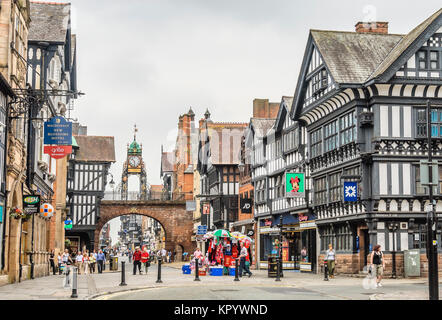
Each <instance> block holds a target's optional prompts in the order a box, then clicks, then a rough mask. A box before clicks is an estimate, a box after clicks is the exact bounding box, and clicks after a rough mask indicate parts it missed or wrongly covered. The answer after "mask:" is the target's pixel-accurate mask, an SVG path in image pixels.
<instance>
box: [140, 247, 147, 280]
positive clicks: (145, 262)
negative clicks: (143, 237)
mask: <svg viewBox="0 0 442 320" xmlns="http://www.w3.org/2000/svg"><path fill="white" fill-rule="evenodd" d="M141 263H142V264H144V270H145V271H146V274H147V268H148V267H149V252H148V251H147V248H146V247H144V249H143V253H142V254H141Z"/></svg>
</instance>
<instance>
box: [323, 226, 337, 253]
mask: <svg viewBox="0 0 442 320" xmlns="http://www.w3.org/2000/svg"><path fill="white" fill-rule="evenodd" d="M334 240H335V235H334V234H333V230H332V227H325V228H324V229H323V231H322V235H321V250H328V245H329V244H332V245H333V247H335V245H334Z"/></svg>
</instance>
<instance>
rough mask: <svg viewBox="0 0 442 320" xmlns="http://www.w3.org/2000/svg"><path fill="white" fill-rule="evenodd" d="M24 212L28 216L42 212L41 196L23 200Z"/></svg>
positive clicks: (26, 197)
mask: <svg viewBox="0 0 442 320" xmlns="http://www.w3.org/2000/svg"><path fill="white" fill-rule="evenodd" d="M23 210H24V211H25V212H26V213H28V214H33V213H38V212H40V196H39V195H30V196H25V197H24V198H23Z"/></svg>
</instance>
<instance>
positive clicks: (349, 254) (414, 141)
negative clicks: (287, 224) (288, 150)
mask: <svg viewBox="0 0 442 320" xmlns="http://www.w3.org/2000/svg"><path fill="white" fill-rule="evenodd" d="M367 24H369V25H370V26H369V27H367V28H365V27H361V25H367ZM380 25H382V28H381V27H379V26H380ZM386 26H387V27H386ZM441 26H442V10H439V11H438V12H436V13H435V14H434V15H432V16H431V17H430V18H428V19H427V20H426V21H424V22H423V23H422V24H420V25H419V26H418V27H416V28H415V29H414V30H412V31H411V32H410V33H409V34H406V35H393V34H388V33H387V32H388V31H387V30H388V24H387V23H375V22H374V23H358V24H357V25H356V30H357V32H338V31H319V30H311V31H310V35H309V39H308V42H307V48H306V51H305V55H304V60H303V64H302V67H301V72H300V76H299V80H298V85H297V88H296V91H295V97H294V101H293V107H292V113H291V116H292V118H293V119H295V120H299V121H300V122H301V123H302V124H303V126H304V127H305V128H306V134H307V138H308V150H307V151H308V155H309V156H308V161H309V168H310V171H311V172H310V175H311V178H312V183H313V190H314V192H313V199H312V200H313V204H312V205H313V208H314V213H315V215H316V217H317V220H316V223H317V226H318V230H319V233H320V239H321V240H320V250H321V253H324V252H325V250H326V249H327V247H328V244H329V243H332V244H333V245H334V247H335V249H336V250H337V253H338V255H337V257H338V263H337V268H338V271H340V272H349V273H355V272H358V271H360V270H362V268H363V267H364V266H365V265H366V264H367V255H368V254H369V252H370V250H371V248H372V247H373V246H374V245H376V244H380V245H381V246H382V249H383V250H384V252H385V253H386V259H387V272H388V271H391V270H392V269H391V255H390V254H391V252H392V251H393V250H395V251H396V252H398V258H397V272H398V273H402V272H403V251H404V250H408V249H413V248H421V249H422V250H423V251H422V252H421V259H422V260H426V256H425V251H424V248H425V237H424V234H425V232H424V230H425V223H426V214H425V209H424V205H425V203H426V195H425V192H424V190H423V188H422V186H421V185H420V177H419V166H418V164H419V160H422V159H425V158H426V157H427V155H428V154H427V150H428V149H427V144H426V142H425V140H423V138H426V136H427V132H426V127H425V125H426V113H425V108H424V107H422V106H423V105H424V104H425V102H426V100H427V99H431V101H432V103H439V104H440V102H441V100H440V98H442V90H439V88H440V86H441V85H442V73H441V58H442V57H441V51H440V50H441V32H442V28H441ZM318 77H319V79H320V84H319V85H317V83H318ZM441 115H442V113H440V112H439V109H437V108H434V109H433V110H432V113H431V122H432V130H431V134H432V136H433V137H435V138H436V139H435V141H436V142H435V143H434V146H433V149H432V150H433V151H432V152H433V154H434V157H435V159H438V160H439V161H440V160H441V153H440V150H441V146H442V145H440V143H439V141H440V140H438V139H439V138H440V133H441V131H440V129H441V128H442V127H441V126H440V125H439V123H440V120H441V119H442V118H441V117H440V116H441ZM345 181H356V182H357V183H358V199H357V201H355V202H344V194H343V183H344V182H345ZM439 192H440V191H439ZM438 195H439V194H438ZM438 195H437V196H436V198H437V201H438V202H437V203H438V204H437V207H436V211H437V212H438V214H440V213H441V212H442V201H441V200H442V199H440V198H439V197H438ZM393 225H397V228H396V230H395V231H390V229H391V230H393ZM438 238H439V250H440V234H439V235H438ZM393 242H394V244H393ZM422 265H424V264H422ZM423 272H426V270H424V269H423Z"/></svg>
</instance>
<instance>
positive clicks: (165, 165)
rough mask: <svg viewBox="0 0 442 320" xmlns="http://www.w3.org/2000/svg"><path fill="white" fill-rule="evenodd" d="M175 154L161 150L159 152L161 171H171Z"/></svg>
mask: <svg viewBox="0 0 442 320" xmlns="http://www.w3.org/2000/svg"><path fill="white" fill-rule="evenodd" d="M174 158H175V154H174V153H173V152H163V153H162V154H161V171H162V172H172V171H173V164H174V162H175V161H174Z"/></svg>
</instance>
